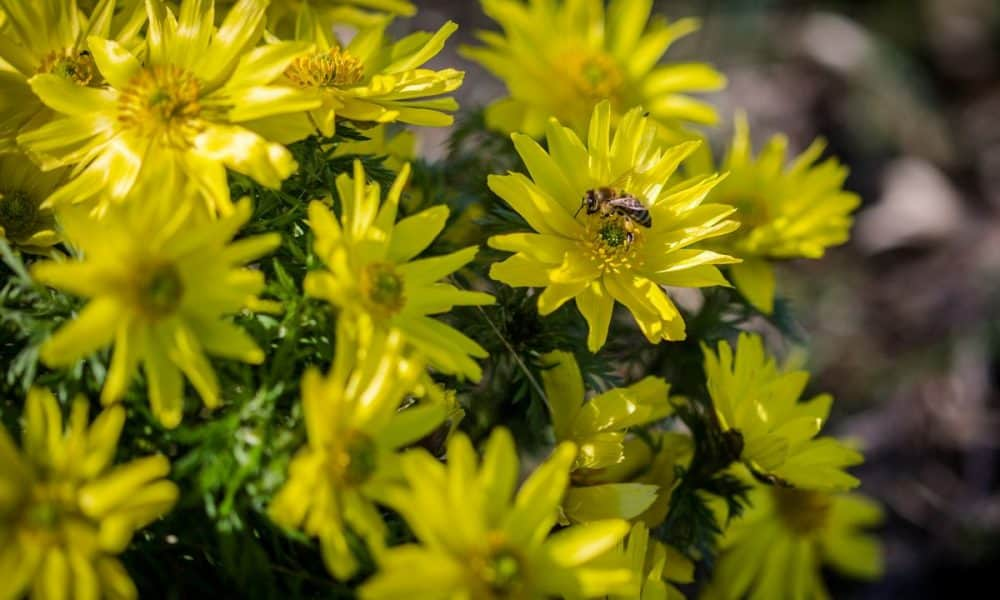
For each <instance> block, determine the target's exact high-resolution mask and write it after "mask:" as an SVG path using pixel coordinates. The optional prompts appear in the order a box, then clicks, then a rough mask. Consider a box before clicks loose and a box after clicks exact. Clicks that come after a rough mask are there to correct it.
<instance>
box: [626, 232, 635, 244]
mask: <svg viewBox="0 0 1000 600" xmlns="http://www.w3.org/2000/svg"><path fill="white" fill-rule="evenodd" d="M633 241H635V234H633V233H632V232H631V231H626V232H625V245H626V246H631V245H632V242H633Z"/></svg>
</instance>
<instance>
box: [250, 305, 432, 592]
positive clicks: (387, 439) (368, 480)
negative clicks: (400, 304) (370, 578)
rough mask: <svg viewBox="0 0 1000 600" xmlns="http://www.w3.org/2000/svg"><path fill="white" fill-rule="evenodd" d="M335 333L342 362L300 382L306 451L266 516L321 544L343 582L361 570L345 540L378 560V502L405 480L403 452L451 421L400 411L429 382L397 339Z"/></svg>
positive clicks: (381, 538) (418, 410)
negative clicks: (422, 381) (362, 545)
mask: <svg viewBox="0 0 1000 600" xmlns="http://www.w3.org/2000/svg"><path fill="white" fill-rule="evenodd" d="M362 333H363V335H361V336H358V335H354V334H352V333H350V330H349V328H348V327H346V326H345V325H343V324H341V325H340V326H339V327H338V335H337V348H338V350H337V354H336V359H335V362H334V364H333V369H332V370H331V372H330V374H329V375H328V376H326V377H323V376H322V375H320V373H319V372H318V371H316V370H315V369H310V370H309V371H307V372H306V374H305V376H304V377H303V379H302V408H303V413H304V416H305V424H306V433H307V435H308V439H309V441H308V444H307V445H306V446H304V447H303V448H302V449H300V450H299V451H298V453H297V454H296V455H295V458H293V459H292V462H291V464H290V465H289V467H288V480H287V481H286V482H285V484H284V486H282V488H281V489H280V490H279V491H278V493H277V494H276V495H275V497H274V500H273V501H272V502H271V505H270V507H269V508H268V514H269V515H270V517H271V519H273V520H274V521H275V522H276V523H278V524H280V525H282V526H284V527H288V528H292V529H301V530H303V531H305V532H306V533H307V534H309V535H311V536H315V537H318V538H319V541H320V546H321V548H322V551H323V560H324V562H325V563H326V566H327V568H328V569H329V570H330V572H331V573H332V574H333V575H334V576H335V577H337V578H338V579H348V578H350V577H351V576H352V575H354V574H355V572H356V571H357V569H358V561H357V559H356V558H355V556H354V554H353V553H352V552H351V549H350V545H349V542H348V531H351V532H353V533H354V534H356V535H358V536H359V537H360V538H361V539H363V540H364V541H365V542H366V543H367V546H368V548H369V549H370V550H371V551H372V552H373V553H375V555H376V556H379V555H381V553H382V552H383V551H384V549H385V545H386V536H387V533H388V531H387V529H386V525H385V523H384V522H383V521H382V517H381V515H380V514H379V511H378V509H377V508H376V507H375V505H374V504H373V499H374V498H377V497H379V496H380V495H382V494H383V493H384V491H383V490H384V489H385V487H386V485H388V483H389V482H391V481H392V479H393V478H394V477H395V476H397V475H398V465H397V456H396V451H397V449H399V448H400V447H402V446H406V445H408V444H412V443H414V442H416V441H417V440H419V439H420V438H422V437H423V436H425V435H427V434H428V433H430V432H431V431H433V430H434V429H435V428H436V427H437V426H438V425H440V424H441V423H442V422H443V421H444V418H445V415H446V412H447V410H446V407H445V406H444V404H442V403H427V404H421V405H417V406H416V407H412V408H407V409H405V410H402V411H400V410H399V407H400V404H401V402H402V401H403V399H404V397H405V396H406V394H407V393H408V392H409V391H410V390H411V389H412V388H413V387H414V385H415V384H416V383H417V381H418V380H419V378H420V377H421V374H422V372H423V365H422V364H421V362H420V361H418V360H415V359H413V358H411V357H408V356H406V355H405V352H404V343H403V340H402V337H401V336H400V335H399V333H398V332H392V333H389V334H384V333H379V332H377V331H375V332H372V331H371V330H370V328H369V327H363V328H362Z"/></svg>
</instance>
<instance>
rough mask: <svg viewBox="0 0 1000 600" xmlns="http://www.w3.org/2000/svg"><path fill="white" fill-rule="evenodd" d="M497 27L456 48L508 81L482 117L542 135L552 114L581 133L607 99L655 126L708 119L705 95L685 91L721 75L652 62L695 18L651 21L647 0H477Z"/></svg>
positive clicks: (721, 81) (709, 84)
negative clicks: (644, 114)
mask: <svg viewBox="0 0 1000 600" xmlns="http://www.w3.org/2000/svg"><path fill="white" fill-rule="evenodd" d="M482 5H483V10H484V11H485V12H486V14H487V15H489V16H490V17H491V18H492V19H493V20H494V21H496V22H497V23H499V24H500V26H501V27H502V28H503V34H499V33H496V32H492V31H490V32H481V33H479V38H480V39H481V40H482V41H483V42H484V43H485V44H486V45H485V46H482V47H463V48H462V53H463V54H464V55H465V56H467V57H469V58H471V59H472V60H475V61H476V62H478V63H480V64H481V65H483V66H484V67H485V68H486V69H487V70H489V71H490V72H491V73H493V74H494V75H496V76H497V77H499V78H500V79H502V80H503V81H504V83H505V84H506V85H507V90H508V92H509V93H510V97H509V98H505V99H502V100H499V101H497V102H494V103H493V104H492V105H490V106H489V107H488V108H487V112H486V119H487V123H488V124H489V125H490V126H491V127H493V128H497V129H500V130H502V131H509V132H514V131H519V132H523V133H527V134H528V135H531V136H532V137H536V138H538V137H541V136H542V134H543V133H544V132H545V129H546V121H547V119H548V118H549V117H550V116H551V117H555V118H557V119H559V121H560V122H562V123H563V124H565V125H568V126H569V127H571V128H572V129H574V130H575V131H576V132H577V133H580V134H583V133H584V132H586V130H587V120H588V119H589V118H590V112H591V110H592V109H593V107H594V105H595V104H596V103H597V102H599V101H601V100H609V101H610V102H611V106H612V113H613V115H612V116H613V118H614V119H615V121H616V122H617V118H618V117H620V116H621V115H622V114H624V113H625V112H626V111H627V110H628V109H630V108H633V107H635V106H640V105H641V106H644V107H646V110H648V111H649V113H650V115H651V116H652V118H653V119H654V120H656V121H657V122H658V123H660V124H661V125H663V126H665V127H667V128H671V129H677V128H679V127H681V126H683V124H686V123H704V124H712V123H715V122H716V120H717V118H718V116H717V115H716V112H715V110H714V109H713V108H712V107H711V106H710V105H708V104H706V103H704V102H702V101H699V100H695V99H694V98H692V97H690V96H688V95H686V94H688V93H691V92H704V91H714V90H718V89H721V88H722V87H724V86H725V83H726V80H725V78H724V77H723V76H722V75H721V74H720V73H719V72H717V71H716V70H715V69H713V68H712V67H710V66H709V65H707V64H703V63H685V64H681V63H677V64H670V65H661V66H657V63H658V62H659V61H660V59H661V57H662V56H663V54H664V53H665V52H666V51H667V49H668V48H669V47H670V45H671V44H673V43H674V42H675V41H676V40H677V39H679V38H681V37H683V36H685V35H687V34H689V33H691V32H693V31H695V30H696V29H697V28H698V21H697V20H696V19H681V20H679V21H675V22H673V23H667V22H666V21H665V20H661V19H655V20H654V21H653V22H652V23H648V21H649V17H650V12H651V11H652V8H653V1H652V0H612V1H611V2H610V4H609V5H608V7H607V10H606V11H605V8H604V2H603V1H602V0H554V1H553V0H530V1H529V2H528V3H527V4H525V3H524V2H523V1H522V0H482Z"/></svg>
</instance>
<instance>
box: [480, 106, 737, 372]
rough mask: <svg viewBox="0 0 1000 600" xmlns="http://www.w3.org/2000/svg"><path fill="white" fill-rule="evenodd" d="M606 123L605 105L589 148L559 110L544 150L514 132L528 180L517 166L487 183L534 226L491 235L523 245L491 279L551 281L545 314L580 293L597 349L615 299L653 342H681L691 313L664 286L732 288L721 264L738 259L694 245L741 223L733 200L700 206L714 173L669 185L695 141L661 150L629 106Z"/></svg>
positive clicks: (496, 242)
mask: <svg viewBox="0 0 1000 600" xmlns="http://www.w3.org/2000/svg"><path fill="white" fill-rule="evenodd" d="M610 130H611V105H610V104H609V103H608V102H602V103H600V104H598V105H597V107H596V108H595V109H594V116H593V118H592V119H591V122H590V134H589V136H588V140H587V146H586V147H584V145H583V143H581V141H580V139H579V138H578V137H577V136H576V134H575V133H573V132H572V131H571V130H570V129H568V128H565V127H562V126H561V125H559V123H557V122H556V121H555V120H554V119H553V120H550V121H549V125H548V132H547V136H546V137H547V139H548V148H549V150H548V152H546V151H545V150H543V149H542V148H541V147H540V146H539V145H538V144H537V143H536V142H535V141H534V140H533V139H531V138H530V137H528V136H526V135H521V134H514V135H513V136H512V138H513V140H514V145H515V146H516V147H517V151H518V153H519V154H520V155H521V159H522V160H523V161H524V163H525V165H527V167H528V171H529V173H530V174H531V179H529V178H528V177H526V176H524V175H522V174H520V173H514V174H508V175H503V176H499V175H492V176H490V178H489V186H490V189H491V190H493V191H494V192H495V193H496V194H497V195H498V196H500V197H501V198H503V199H504V200H506V201H507V203H508V204H510V206H511V207H512V208H513V209H514V210H516V211H517V212H518V213H520V215H521V216H522V217H524V220H525V221H527V222H528V225H529V226H531V228H532V229H533V230H534V231H535V232H536V233H514V234H509V235H499V236H494V237H492V238H490V240H489V244H490V246H492V247H494V248H497V249H500V250H507V251H511V252H516V253H517V254H515V255H514V256H511V257H510V258H508V259H507V260H505V261H503V262H501V263H497V264H494V265H493V267H492V268H491V269H490V276H491V277H492V278H493V279H497V280H499V281H502V282H504V283H506V284H508V285H511V286H515V287H519V286H535V287H545V291H544V292H542V293H541V294H540V295H539V297H538V311H539V312H540V313H541V314H543V315H547V314H549V313H551V312H552V311H554V310H556V309H557V308H559V307H560V306H561V305H562V304H563V303H565V302H566V301H567V300H570V299H571V298H575V299H576V306H577V308H578V309H579V310H580V312H581V313H582V314H583V316H584V318H585V319H586V320H587V324H588V325H589V327H590V335H589V337H588V339H587V346H588V347H589V348H590V350H591V351H592V352H596V351H597V350H598V349H600V348H601V347H602V346H603V345H604V342H605V340H606V339H607V335H608V327H609V325H610V323H611V311H612V308H613V307H614V303H615V300H617V301H618V302H621V303H622V304H624V305H625V306H626V307H627V308H628V309H629V311H630V312H631V313H632V316H633V317H634V318H635V320H636V322H637V323H638V324H639V327H640V328H641V329H642V332H643V333H644V334H645V336H646V338H647V339H648V340H649V341H650V342H652V343H657V342H659V341H661V340H682V339H684V337H685V331H684V320H683V319H682V318H681V315H680V312H678V310H677V308H676V307H675V306H674V304H673V302H671V300H670V298H668V297H667V295H666V293H665V292H664V291H663V289H662V288H661V287H660V286H661V285H672V286H685V287H704V286H710V285H727V284H726V281H725V279H724V278H723V277H722V275H721V274H720V273H719V270H718V268H717V267H716V266H715V265H717V264H724V263H732V262H735V261H736V260H737V259H734V258H732V257H730V256H726V255H724V254H719V253H717V252H711V251H707V250H696V249H690V248H687V246H690V245H691V244H694V243H695V242H699V241H701V240H705V239H708V238H713V237H716V236H720V235H723V234H725V233H729V232H730V231H733V230H734V229H735V228H736V227H737V226H738V224H737V223H736V222H735V221H729V220H726V217H727V216H728V215H729V214H731V213H732V212H733V210H734V209H733V208H732V207H729V206H724V205H720V204H703V203H702V200H703V199H704V198H705V195H706V194H707V193H708V192H709V190H711V189H712V187H713V186H715V185H716V183H718V182H719V180H720V177H719V176H717V175H711V176H706V177H699V178H697V179H690V180H686V181H682V182H680V183H676V184H673V183H670V182H668V180H669V179H670V177H671V175H673V174H674V171H675V170H676V168H677V165H678V164H679V163H680V162H681V161H682V160H683V159H684V158H685V157H687V156H688V155H689V154H690V153H691V152H692V151H693V150H694V149H695V148H696V147H697V145H698V142H685V143H682V144H679V145H676V146H672V147H669V148H666V149H661V148H660V147H659V146H658V145H656V143H655V137H656V132H655V130H654V127H652V126H651V124H650V123H648V119H646V118H645V117H644V116H643V113H642V109H641V108H636V109H634V110H631V111H629V113H628V114H626V115H625V117H624V118H623V119H622V122H621V125H620V126H619V127H618V130H617V131H616V132H615V134H614V137H613V138H612V137H611V135H610ZM588 197H591V198H594V199H595V202H593V206H591V205H590V204H589V203H588ZM602 198H603V201H598V200H601V199H602ZM611 198H615V199H620V198H629V199H630V200H624V201H622V202H632V203H633V205H635V207H636V209H635V210H633V211H628V210H616V209H615V206H614V205H613V204H612V202H611V200H610V199H611ZM644 217H646V220H645V223H643V218H644ZM650 219H651V220H650Z"/></svg>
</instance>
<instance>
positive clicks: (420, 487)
mask: <svg viewBox="0 0 1000 600" xmlns="http://www.w3.org/2000/svg"><path fill="white" fill-rule="evenodd" d="M575 455H576V448H574V447H573V444H572V443H569V442H566V443H563V444H560V445H559V446H558V447H557V448H556V450H555V452H554V453H553V454H552V456H551V457H550V458H549V459H548V460H546V461H545V462H544V463H542V464H541V465H539V466H538V468H537V469H535V471H534V472H533V473H532V474H531V475H530V476H529V477H528V479H527V480H526V481H525V482H524V483H523V484H522V485H521V486H520V489H519V490H517V491H516V494H515V490H516V488H517V481H518V460H517V452H516V450H515V448H514V442H513V440H512V439H511V436H510V433H509V432H507V430H505V429H496V430H494V431H493V433H492V434H491V436H490V438H489V441H488V442H487V443H486V448H485V452H484V454H483V459H482V462H481V464H477V463H478V462H479V461H478V460H477V457H476V452H475V450H474V449H473V448H472V444H471V443H470V442H469V439H468V438H467V437H466V436H465V435H464V434H457V435H455V436H454V437H453V438H452V439H451V441H450V443H449V444H448V453H447V456H448V463H447V465H444V464H441V463H440V462H439V461H437V460H436V459H435V458H434V457H433V456H431V455H430V453H428V452H427V451H426V450H424V449H414V450H411V451H408V452H406V453H405V454H404V455H403V457H402V472H403V476H404V477H405V480H406V484H407V485H406V486H405V487H403V486H400V487H396V488H393V489H391V490H390V493H388V494H387V495H386V503H387V504H388V505H389V506H390V507H391V508H393V509H394V510H396V511H397V512H398V513H399V514H400V515H401V516H402V517H403V519H405V520H406V522H407V524H408V525H409V527H410V530H411V531H413V534H414V536H415V537H416V542H415V543H409V544H402V545H400V546H394V547H392V548H389V549H388V550H387V551H386V552H385V553H384V554H383V555H382V556H381V557H379V559H378V563H379V571H378V572H377V573H376V574H375V575H374V576H373V577H372V578H371V579H369V580H368V581H366V582H365V583H364V584H363V585H362V586H361V589H360V596H361V598H363V599H364V600H376V599H378V600H381V599H385V600H388V599H390V598H392V599H394V598H400V597H407V598H414V599H431V598H483V599H493V598H496V599H499V598H549V597H569V598H590V597H595V596H603V595H606V594H610V593H631V592H633V591H634V590H635V589H636V586H637V583H638V582H636V581H634V579H633V577H632V573H631V571H630V569H629V568H628V566H627V565H626V564H625V562H624V560H621V561H618V562H617V563H611V564H608V562H607V561H603V562H602V564H600V565H597V564H594V562H595V559H598V558H600V557H601V555H603V554H605V553H606V552H607V551H609V550H610V549H612V548H614V547H615V545H616V544H618V542H620V541H621V540H622V539H623V538H624V537H625V534H626V533H627V532H628V523H626V522H625V521H623V520H621V519H610V520H604V521H595V522H592V523H588V524H586V525H575V526H572V527H567V528H565V529H562V530H560V531H558V532H556V533H552V528H553V526H554V525H555V524H556V521H557V518H558V513H559V504H560V501H561V500H562V496H563V493H564V492H565V490H566V486H567V484H568V482H569V469H570V466H571V465H572V463H573V461H574V460H575ZM415 574H419V576H418V577H415V576H414V575H415Z"/></svg>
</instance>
